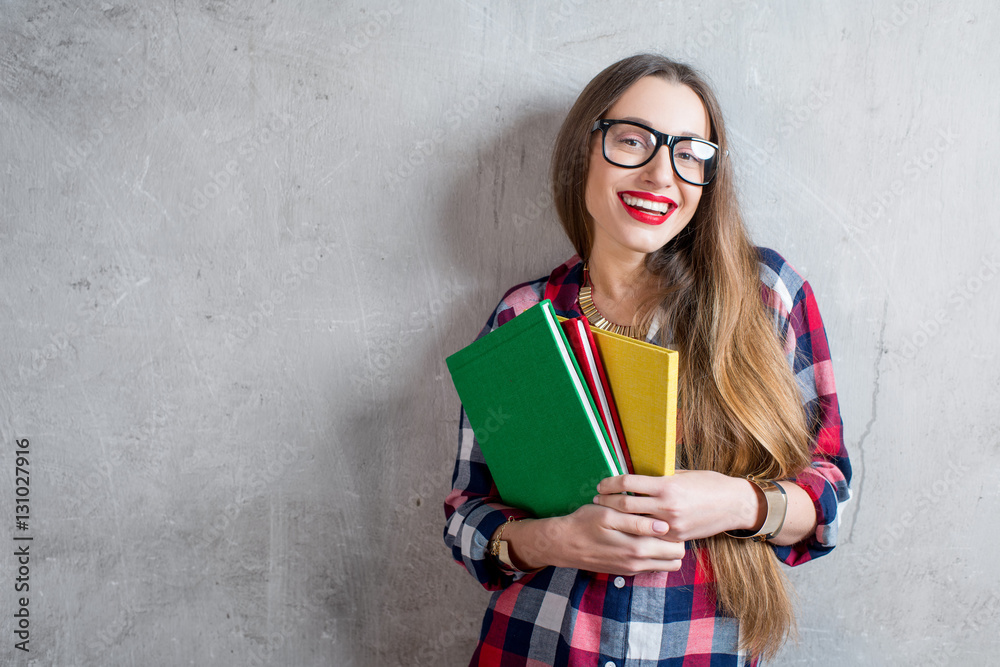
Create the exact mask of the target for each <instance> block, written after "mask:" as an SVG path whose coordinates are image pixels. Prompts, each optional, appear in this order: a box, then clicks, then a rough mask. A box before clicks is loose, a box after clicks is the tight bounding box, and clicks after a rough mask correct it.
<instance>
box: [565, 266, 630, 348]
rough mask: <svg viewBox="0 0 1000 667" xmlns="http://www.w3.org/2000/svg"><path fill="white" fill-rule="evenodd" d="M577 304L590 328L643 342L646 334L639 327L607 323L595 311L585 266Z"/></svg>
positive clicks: (592, 292)
mask: <svg viewBox="0 0 1000 667" xmlns="http://www.w3.org/2000/svg"><path fill="white" fill-rule="evenodd" d="M577 303H579V304H580V310H582V311H583V314H584V316H585V317H586V318H587V321H588V322H590V324H591V325H592V326H595V327H597V328H598V329H603V330H604V331H611V332H613V333H616V334H620V335H622V336H628V337H629V338H637V339H639V340H645V338H646V332H645V331H643V330H641V329H640V328H639V327H636V326H632V325H628V326H625V325H622V324H615V323H614V322H609V321H608V320H607V319H606V318H605V317H604V315H601V312H600V311H599V310H597V306H595V305H594V287H593V285H591V284H590V272H589V269H588V266H587V265H586V264H584V265H583V285H581V286H580V294H579V296H578V297H577Z"/></svg>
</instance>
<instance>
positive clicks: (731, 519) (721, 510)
mask: <svg viewBox="0 0 1000 667" xmlns="http://www.w3.org/2000/svg"><path fill="white" fill-rule="evenodd" d="M597 490H598V492H599V493H600V495H598V496H597V497H596V498H594V503H595V504H597V505H600V506H602V507H607V508H610V509H615V510H618V511H619V512H626V513H628V514H632V515H644V516H647V517H651V518H654V519H660V520H662V521H665V522H667V524H668V525H669V526H670V530H669V531H668V532H667V534H666V537H667V538H668V539H671V540H696V539H701V538H704V537H709V536H711V535H716V534H718V533H721V532H724V531H727V530H736V529H740V528H755V527H756V526H757V525H759V524H758V523H757V522H758V515H759V513H760V509H761V505H760V500H759V499H758V497H757V490H756V488H755V487H754V485H753V484H751V483H750V482H749V481H747V480H745V479H742V478H739V477H727V476H726V475H723V474H721V473H717V472H712V471H709V470H679V471H677V472H676V473H675V474H674V475H670V476H665V477H649V476H645V475H619V476H617V477H608V478H607V479H603V480H601V483H600V484H599V485H598V487H597ZM625 492H631V493H634V494H636V495H632V496H627V495H623V494H624V493H625ZM760 521H761V522H763V517H762V516H761V517H760Z"/></svg>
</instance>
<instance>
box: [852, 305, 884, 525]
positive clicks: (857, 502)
mask: <svg viewBox="0 0 1000 667" xmlns="http://www.w3.org/2000/svg"><path fill="white" fill-rule="evenodd" d="M888 313H889V299H888V297H886V299H885V301H883V302H882V328H881V330H880V331H879V335H878V354H877V355H876V356H875V387H874V388H873V389H872V412H871V417H869V419H868V423H867V424H865V430H864V433H862V434H861V437H860V438H858V446H857V450H856V451H857V455H858V462H859V463H860V464H861V465H860V468H861V474H860V475H855V476H854V478H853V479H852V482H853V484H852V485H851V486H852V489H853V492H852V493H851V500H852V503H851V504H852V505H853V508H852V512H851V531H852V532H853V530H854V526H855V525H857V519H858V511H859V510H860V509H861V490H862V487H863V486H864V478H865V472H866V467H865V447H864V445H865V441H866V440H868V436H869V435H871V432H872V428H873V427H874V426H875V421H876V420H877V419H878V395H879V391H880V389H881V383H882V369H881V365H882V358H883V357H884V356H885V327H886V324H887V323H888ZM850 543H851V536H850V535H848V536H847V537H846V538H845V539H844V541H843V544H850Z"/></svg>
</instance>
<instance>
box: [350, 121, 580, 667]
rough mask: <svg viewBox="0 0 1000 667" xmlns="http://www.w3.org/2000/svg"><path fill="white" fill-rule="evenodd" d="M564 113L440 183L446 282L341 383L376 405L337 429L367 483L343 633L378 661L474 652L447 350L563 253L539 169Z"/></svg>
mask: <svg viewBox="0 0 1000 667" xmlns="http://www.w3.org/2000/svg"><path fill="white" fill-rule="evenodd" d="M565 111H566V109H559V110H553V111H551V112H543V113H532V114H530V115H526V116H524V117H523V118H521V119H520V120H519V121H517V122H515V123H514V124H512V125H511V126H510V127H509V129H505V130H503V131H502V132H501V133H500V134H499V135H498V136H496V137H495V138H494V139H493V140H492V141H484V142H482V146H481V148H480V149H479V150H477V151H476V153H475V157H474V159H472V160H471V161H470V163H469V164H468V165H465V166H462V167H460V168H458V169H456V170H455V173H456V177H455V179H454V180H453V181H452V182H445V183H441V184H440V187H441V194H442V195H443V196H442V197H441V198H440V201H441V202H442V205H441V207H440V210H439V211H438V212H437V214H436V219H437V220H439V221H440V223H439V226H438V229H437V231H438V236H439V237H440V243H441V245H442V247H443V248H444V249H445V250H447V251H448V252H446V253H444V254H445V255H446V256H447V257H448V261H449V265H450V266H451V267H453V270H452V271H451V272H450V273H449V283H448V284H446V285H436V286H433V288H432V287H431V286H428V290H430V289H433V290H434V291H433V294H432V296H431V298H430V300H429V301H427V302H425V303H423V304H419V306H417V305H415V308H418V310H417V311H416V313H415V315H414V317H412V318H409V321H405V322H402V323H400V322H399V321H398V320H396V321H394V326H397V327H402V328H403V329H404V330H405V335H399V333H400V332H378V333H376V335H377V336H379V337H380V338H381V336H382V335H385V337H386V338H385V340H387V341H390V342H389V343H388V345H386V346H385V347H382V348H381V349H380V351H379V352H377V353H375V354H373V357H372V359H371V364H370V365H369V367H368V370H367V375H366V377H356V378H354V383H353V385H354V386H352V388H351V389H352V390H354V391H370V394H371V397H372V400H370V401H365V402H359V403H358V405H363V407H359V408H358V409H357V410H356V411H355V412H353V414H351V415H349V416H348V418H347V421H346V423H345V425H344V426H345V427H344V429H343V431H342V432H341V434H340V436H339V437H342V438H347V439H351V438H364V439H366V440H367V441H368V442H369V443H370V446H360V447H353V448H351V447H348V448H345V450H346V451H347V452H348V453H349V456H350V457H351V458H349V459H348V460H345V461H344V463H345V464H346V465H349V466H351V467H352V469H353V475H354V477H355V478H356V479H360V480H368V484H366V485H365V487H364V491H363V493H364V495H365V497H366V499H363V500H361V501H360V502H359V504H358V507H359V509H360V513H359V516H357V517H355V523H356V524H357V525H358V526H364V527H366V528H365V530H363V531H357V532H355V537H356V538H357V540H358V543H357V544H356V545H355V546H354V547H351V548H350V551H351V553H353V556H352V557H351V558H349V559H348V561H347V562H346V563H345V565H346V567H347V569H348V578H352V577H357V578H358V580H360V581H364V582H365V584H364V585H363V586H360V587H355V586H351V588H352V589H354V590H362V591H364V598H365V599H366V600H367V602H366V601H365V600H359V601H358V606H359V609H358V610H357V611H358V613H357V614H356V615H355V617H354V619H352V620H350V621H348V623H349V624H352V625H353V627H351V628H350V629H347V628H344V629H345V630H346V631H345V632H344V633H343V634H344V636H345V637H348V638H350V639H349V640H348V641H352V642H354V643H355V646H354V647H353V648H354V652H353V654H354V655H357V656H359V657H360V656H365V657H366V658H368V659H371V660H373V661H376V662H377V663H378V664H385V665H410V664H464V663H465V662H466V661H468V659H469V656H470V655H471V653H472V651H473V649H474V647H475V643H476V640H477V638H478V634H479V626H480V623H481V620H482V615H483V612H484V610H485V608H486V603H487V599H488V594H487V593H486V592H485V591H483V589H482V588H481V587H480V586H479V585H478V583H476V582H475V580H474V579H473V578H472V577H471V576H470V575H468V574H467V573H466V572H465V571H464V569H461V567H460V566H459V565H457V564H455V563H454V562H453V561H452V558H451V554H450V552H449V551H448V550H447V549H446V548H445V546H444V543H443V540H442V532H443V530H444V514H443V511H442V503H443V501H444V498H445V496H446V495H447V493H448V491H449V490H450V486H451V474H452V468H453V465H454V457H455V453H456V449H455V447H456V443H457V439H458V433H457V423H458V413H459V403H458V398H457V396H456V394H455V390H454V388H453V386H452V385H451V378H450V376H449V374H448V372H447V368H446V366H445V357H446V356H447V355H449V354H451V353H453V352H455V351H457V350H459V349H461V348H462V347H464V346H465V345H467V344H469V343H470V342H472V340H473V339H474V338H475V337H476V336H477V335H478V333H479V331H480V329H481V328H482V327H483V325H484V324H485V323H486V320H487V319H488V317H489V315H490V313H491V312H492V310H493V308H494V307H495V306H496V304H497V303H498V302H499V300H500V297H501V296H502V295H503V292H504V291H505V290H506V289H507V288H509V287H511V286H513V285H515V284H517V283H520V282H524V281H526V280H532V279H535V278H538V277H541V276H543V275H547V274H548V272H549V271H551V270H552V268H554V267H555V266H557V265H558V264H559V263H561V262H562V261H564V260H565V259H566V258H568V257H569V256H570V255H571V254H572V252H573V251H572V248H571V246H570V245H569V243H568V241H566V239H565V238H564V236H563V233H562V229H561V227H560V226H559V224H558V219H557V216H556V214H555V210H554V207H553V205H552V195H551V188H550V182H549V176H548V173H549V158H550V155H551V149H552V144H553V142H554V139H555V135H556V132H557V131H558V128H559V125H560V123H561V122H562V119H563V117H564V114H565ZM463 129H464V128H462V127H461V126H459V127H457V128H455V137H456V138H455V141H459V140H465V136H464V135H465V132H463ZM460 133H461V134H460ZM447 142H448V140H447V139H445V140H443V142H442V145H441V150H439V151H438V155H440V154H441V153H442V152H444V151H447V150H448V149H449V147H450V144H448V143H447ZM410 187H412V186H410ZM429 242H430V243H433V242H434V240H430V241H429ZM391 319H392V318H390V320H391ZM428 339H433V340H434V342H433V344H427V340H428ZM415 340H419V341H420V342H419V343H414V341H415ZM414 354H416V355H418V357H417V358H414V356H413V355H414ZM404 362H405V364H406V370H405V372H404V371H402V370H401V368H400V367H401V365H402V364H403V363H404ZM401 377H403V378H415V380H414V381H413V382H410V383H408V384H400V383H399V382H398V378H401ZM376 452H378V453H379V454H375V455H374V456H372V455H371V454H374V453H376ZM378 469H382V470H391V471H392V472H391V473H390V474H385V475H382V474H378V473H377V471H378ZM372 499H380V500H375V501H374V502H370V501H371V500H372ZM340 620H341V622H343V620H344V619H340Z"/></svg>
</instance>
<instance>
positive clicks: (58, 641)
mask: <svg viewBox="0 0 1000 667" xmlns="http://www.w3.org/2000/svg"><path fill="white" fill-rule="evenodd" d="M998 19H1000V10H998V8H997V6H996V5H995V4H994V3H990V2H987V1H986V0H977V1H971V0H970V1H967V2H960V3H948V4H945V3H931V2H927V1H926V0H897V1H896V2H874V3H872V2H859V1H857V0H848V1H845V2H838V3H803V2H798V1H793V0H786V1H784V2H773V3H772V2H752V1H749V0H731V1H726V0H713V1H710V2H701V3H689V2H659V3H639V2H632V3H583V2H582V1H581V0H551V1H547V2H538V3H486V2H440V3H439V2H430V1H428V0H423V1H421V2H413V3H409V2H402V1H401V0H385V1H383V2H371V3H362V2H356V1H347V2H336V3H327V2H321V1H319V0H311V1H305V0H299V1H298V2H280V3H274V2H262V1H255V2H248V3H244V2H226V1H215V0H203V1H200V2H195V1H191V0H178V1H176V2H171V3H124V4H123V3H120V2H117V1H114V2H113V1H112V0H108V2H80V1H78V0H70V1H68V2H50V1H47V0H46V1H39V2H27V1H18V0H6V1H5V2H3V3H2V8H0V77H2V78H0V124H2V125H0V205H2V221H0V253H2V265H0V275H2V280H3V291H2V296H0V317H2V321H3V326H2V329H0V335H2V337H0V382H2V384H0V387H2V391H0V436H2V450H0V451H2V455H0V461H2V471H0V498H3V499H4V500H3V501H2V502H0V519H2V523H3V526H4V527H3V530H2V531H0V536H6V537H3V539H4V540H5V542H4V544H5V546H3V547H2V548H0V552H2V553H3V556H2V557H0V582H2V583H0V591H2V593H0V610H2V613H0V618H2V620H0V656H2V657H0V662H4V663H5V664H8V663H9V664H18V665H27V664H34V665H143V666H144V665H188V664H190V665H208V664H212V665H233V666H237V665H238V666H244V665H254V664H266V665H411V664H422V665H423V664H426V665H431V664H434V665H457V664H464V661H465V660H467V658H468V655H469V652H470V650H471V648H472V646H473V645H474V638H475V636H476V632H477V627H478V623H479V620H480V618H481V613H482V610H483V608H484V605H485V601H486V594H485V593H484V592H483V591H481V590H479V588H478V587H477V585H476V584H475V583H474V582H473V580H472V579H471V578H470V577H468V576H467V575H466V574H464V572H462V571H461V570H460V569H459V568H458V566H456V565H454V564H452V563H451V562H450V558H449V554H448V553H447V552H446V550H445V548H444V546H443V544H442V541H441V530H442V525H443V516H442V511H441V501H442V498H443V497H444V495H445V493H446V491H447V488H448V486H449V482H450V480H449V477H450V467H451V461H452V458H453V455H454V448H455V442H456V422H457V416H458V402H457V397H456V394H455V392H454V389H453V388H452V385H451V383H450V380H449V378H448V375H447V372H446V368H445V365H444V357H445V356H446V355H447V354H449V353H451V352H453V351H455V350H457V349H458V348H460V347H461V346H462V345H464V344H465V343H467V342H469V341H470V340H471V339H472V338H473V337H474V335H475V334H476V332H477V331H478V330H479V328H480V327H481V325H482V324H483V322H484V321H485V319H486V317H487V315H488V314H489V312H490V310H491V309H492V307H493V306H494V305H495V303H496V301H497V299H498V298H499V296H500V294H501V293H502V292H503V290H504V289H506V288H507V287H509V286H510V285H513V284H515V283H517V282H520V281H523V280H527V279H531V278H535V277H538V276H541V275H543V274H546V273H547V272H548V271H549V270H550V269H551V268H552V267H553V266H555V265H556V264H557V263H559V262H561V261H562V260H564V259H565V258H566V257H567V256H568V255H569V253H570V248H569V245H568V243H567V242H566V241H565V240H564V239H563V238H562V236H561V233H560V231H559V229H558V225H557V223H556V220H555V215H554V212H553V209H552V206H551V204H550V201H549V198H548V195H547V185H546V165H547V160H548V153H549V149H550V145H551V141H552V135H553V132H554V130H555V129H556V128H557V126H558V124H559V122H560V120H561V117H562V115H563V114H564V113H565V112H566V110H567V109H568V107H569V105H570V103H571V102H572V100H573V99H574V97H575V96H576V94H577V93H578V92H579V90H580V89H581V88H582V86H583V85H584V84H585V83H586V81H588V80H589V79H590V77H592V76H593V75H594V74H595V73H596V72H597V71H599V70H600V69H601V68H603V67H604V66H605V65H607V64H609V63H610V62H612V61H613V60H615V59H617V58H619V57H622V56H625V55H629V54H632V53H635V52H637V51H643V50H656V51H660V52H663V53H665V54H668V55H673V56H677V57H680V58H684V59H687V60H689V61H691V62H693V63H694V64H695V65H697V66H699V67H700V68H702V69H703V70H704V71H705V72H707V73H708V74H709V76H710V77H711V79H712V80H713V81H714V83H715V84H716V87H717V89H718V91H719V93H720V95H721V98H722V101H723V104H724V108H725V111H726V113H727V117H728V120H729V123H730V127H731V130H732V134H733V136H734V144H735V148H734V151H733V154H734V159H735V160H736V162H737V164H738V167H739V171H740V174H741V190H742V196H743V201H744V203H745V207H746V212H747V216H748V218H749V221H750V224H751V226H752V228H753V232H754V234H755V236H756V238H757V240H758V241H759V242H760V243H761V244H764V245H770V246H772V247H775V248H776V249H778V250H780V251H781V252H782V253H783V254H785V255H786V257H788V258H789V259H790V261H792V263H793V264H795V265H796V266H797V267H798V268H799V269H800V270H801V271H802V272H803V273H804V274H805V275H806V276H807V277H808V278H809V279H810V281H811V282H812V284H813V286H814V288H815V290H816V293H817V295H818V299H819V303H820V305H821V307H822V309H823V314H824V317H825V320H826V323H827V327H828V333H829V336H830V342H831V346H832V349H833V354H834V362H835V369H836V373H837V380H838V389H839V392H840V398H841V401H842V403H841V405H842V409H843V416H844V422H845V428H846V439H847V443H848V445H849V447H850V450H851V454H852V456H853V461H854V465H855V471H856V477H855V480H856V481H855V485H854V494H855V499H854V502H853V505H852V506H851V507H850V509H849V511H848V512H847V514H846V516H845V517H844V522H843V525H842V531H843V545H842V546H841V547H840V548H839V549H838V550H837V551H836V552H835V553H834V554H833V555H832V556H830V557H828V558H825V559H823V560H821V561H819V562H816V563H814V564H811V565H808V566H805V567H802V568H798V569H797V570H795V571H792V572H791V577H792V579H793V580H794V582H795V584H796V586H797V588H798V591H799V593H800V598H801V599H800V635H801V641H800V644H799V645H798V646H789V647H788V648H787V649H786V650H785V651H784V652H783V654H782V656H781V659H780V660H779V661H778V663H779V664H812V665H903V664H906V665H911V664H918V665H920V664H925V665H931V664H940V665H944V664H947V665H972V664H988V663H989V662H990V661H991V660H992V659H993V658H994V656H995V655H996V653H997V649H998V648H1000V643H998V640H997V639H996V634H995V630H996V627H997V626H998V620H997V616H998V611H1000V586H998V581H997V576H996V569H995V566H994V565H993V564H992V557H993V555H994V554H995V553H996V552H997V549H998V548H1000V539H998V537H997V533H996V530H995V526H996V517H997V516H998V514H1000V502H998V495H997V485H998V481H1000V473H998V469H1000V467H998V466H997V462H998V458H1000V457H998V448H1000V428H998V426H1000V420H998V414H997V407H996V405H997V398H998V386H1000V385H998V379H997V378H998V374H997V371H998V363H997V352H996V344H995V337H996V333H995V332H996V331H997V330H998V329H1000V314H998V310H1000V309H998V308H997V306H998V298H997V295H998V287H1000V280H997V271H998V265H997V260H998V259H1000V226H998V222H997V215H996V211H995V207H996V204H997V197H996V191H995V185H994V181H995V177H996V174H997V173H998V172H1000V165H998V159H1000V158H998V156H1000V145H998V143H1000V132H998V129H1000V128H998V123H1000V121H998V118H1000V113H998V108H997V105H998V98H997V92H996V86H997V82H998V75H1000V44H998V41H997V39H996V27H997V21H998ZM24 440H27V441H28V442H27V444H26V445H25V449H27V450H28V452H29V454H28V456H27V459H28V461H27V462H28V470H29V472H30V482H29V486H30V501H29V502H30V518H29V520H28V528H27V530H18V529H16V528H15V521H16V516H15V515H16V514H17V512H16V510H15V505H14V502H13V499H14V498H15V497H16V493H17V491H16V488H17V482H16V479H15V465H16V459H15V453H16V452H17V451H18V446H17V442H18V441H21V442H22V443H23V441H24ZM15 536H20V537H28V536H30V537H32V538H33V541H31V542H28V541H25V540H22V541H18V542H15V541H14V539H13V538H14V537H15ZM24 544H30V545H31V546H30V565H29V566H28V567H29V570H30V575H29V576H30V593H28V594H24V597H27V598H28V606H27V609H28V613H29V614H30V622H29V632H30V644H29V647H30V653H27V654H25V653H22V652H20V651H17V650H16V649H15V648H14V643H15V641H16V636H15V634H14V631H15V629H16V625H17V622H18V619H16V618H15V617H14V614H15V613H18V612H19V609H20V608H21V607H20V604H19V603H18V598H19V597H21V596H22V594H20V593H17V592H15V590H14V586H15V580H16V577H17V576H18V575H17V569H16V568H17V567H18V563H17V562H16V559H15V558H14V556H13V553H14V551H15V548H16V547H19V546H23V545H24ZM32 660H34V661H35V662H31V661H32Z"/></svg>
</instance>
